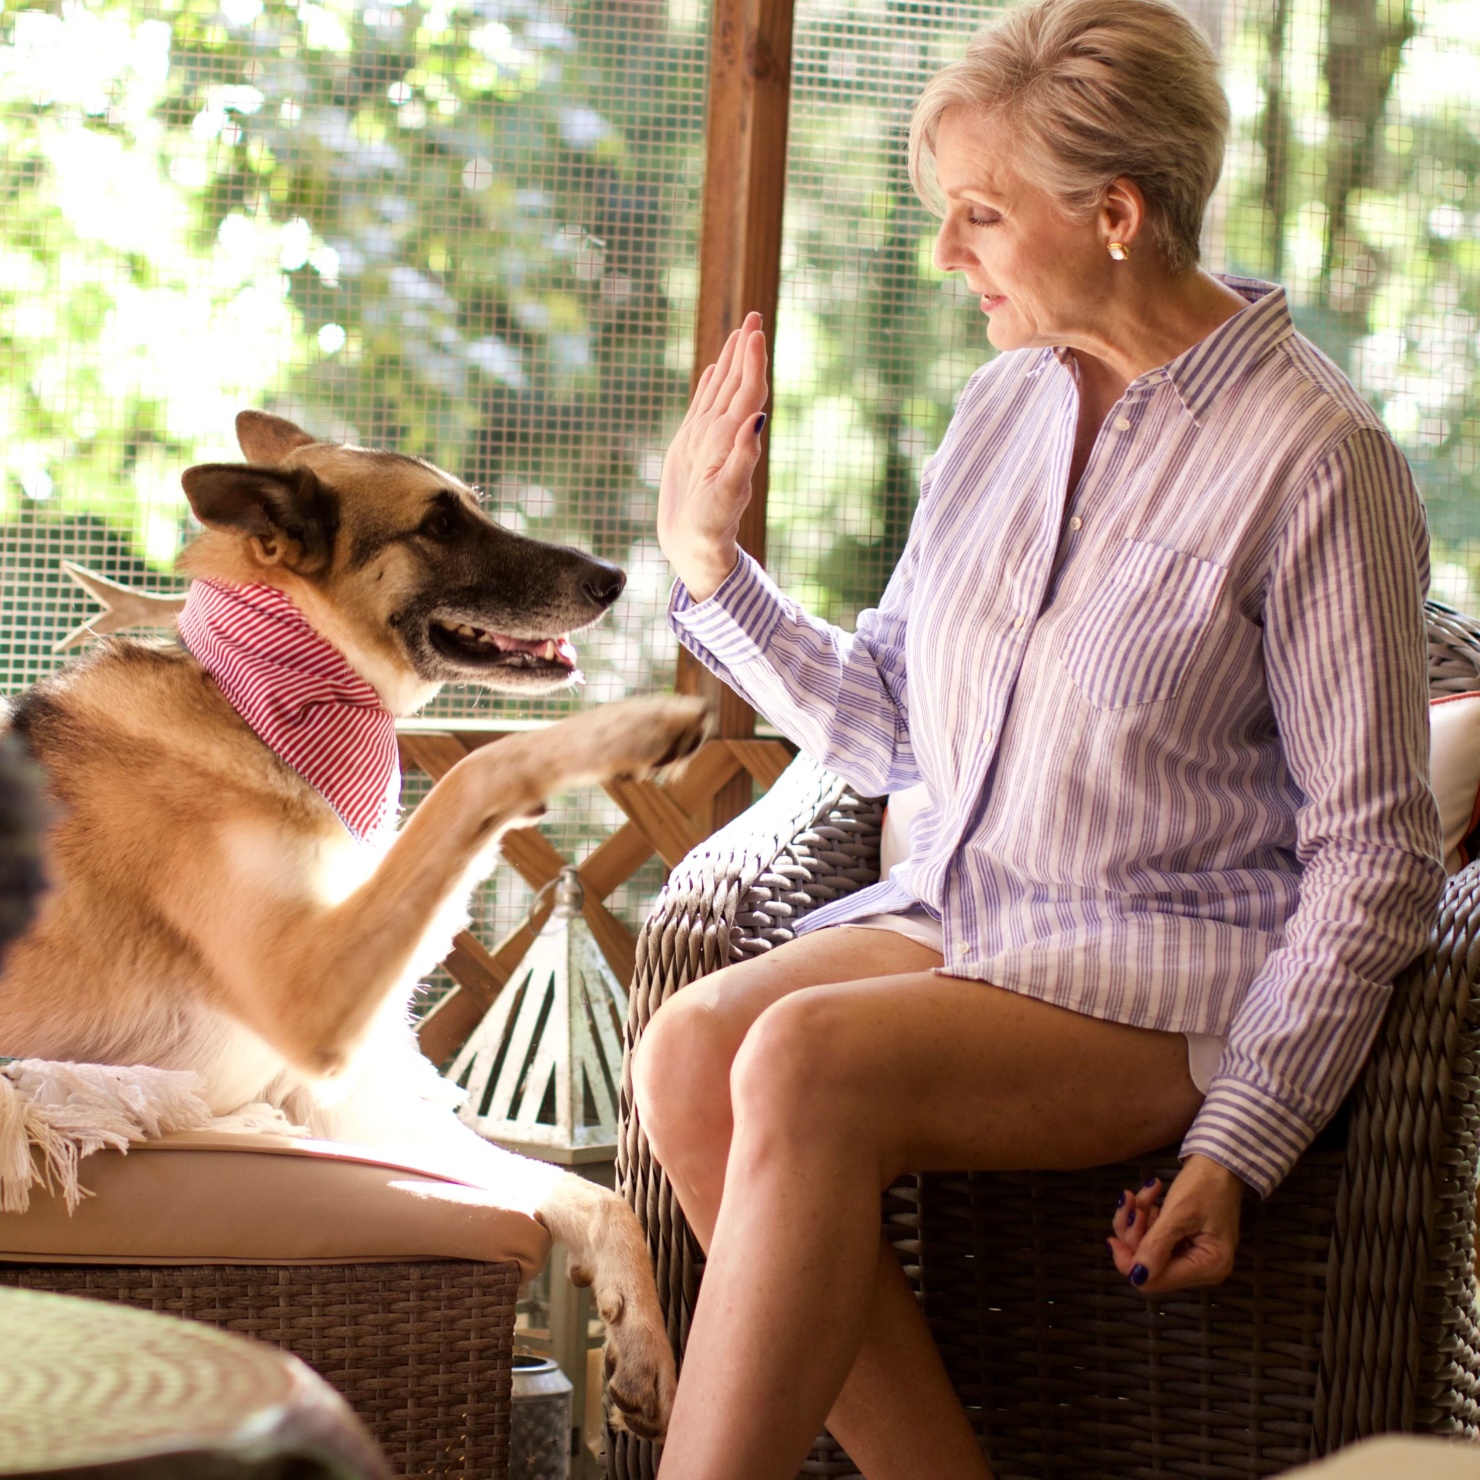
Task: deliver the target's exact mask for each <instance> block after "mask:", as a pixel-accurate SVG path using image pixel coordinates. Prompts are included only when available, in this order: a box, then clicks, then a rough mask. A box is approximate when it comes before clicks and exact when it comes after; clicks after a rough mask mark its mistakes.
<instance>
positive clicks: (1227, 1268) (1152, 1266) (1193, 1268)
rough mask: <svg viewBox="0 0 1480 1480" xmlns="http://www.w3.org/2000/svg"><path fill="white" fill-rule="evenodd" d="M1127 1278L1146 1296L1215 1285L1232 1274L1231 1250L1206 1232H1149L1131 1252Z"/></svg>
mask: <svg viewBox="0 0 1480 1480" xmlns="http://www.w3.org/2000/svg"><path fill="white" fill-rule="evenodd" d="M1134 1258H1135V1262H1134V1263H1133V1264H1132V1266H1131V1268H1130V1270H1129V1272H1128V1276H1127V1277H1128V1278H1129V1280H1130V1282H1131V1283H1132V1284H1133V1285H1135V1286H1136V1287H1137V1289H1139V1290H1142V1291H1143V1292H1144V1293H1146V1294H1147V1295H1161V1294H1164V1293H1166V1292H1167V1291H1169V1290H1187V1289H1192V1288H1194V1287H1196V1286H1199V1285H1217V1284H1221V1283H1222V1282H1223V1281H1224V1280H1226V1279H1227V1278H1228V1276H1229V1274H1230V1273H1231V1272H1232V1270H1233V1246H1232V1244H1231V1243H1229V1242H1228V1240H1227V1239H1225V1238H1222V1237H1220V1236H1219V1235H1218V1234H1217V1233H1215V1232H1213V1231H1212V1230H1209V1229H1197V1230H1194V1231H1192V1232H1186V1231H1183V1230H1180V1229H1174V1228H1170V1227H1163V1228H1162V1229H1161V1230H1156V1229H1153V1230H1152V1232H1151V1235H1150V1236H1149V1237H1148V1238H1146V1239H1144V1240H1143V1241H1142V1243H1141V1247H1140V1248H1139V1249H1137V1250H1136V1252H1135V1256H1134Z"/></svg>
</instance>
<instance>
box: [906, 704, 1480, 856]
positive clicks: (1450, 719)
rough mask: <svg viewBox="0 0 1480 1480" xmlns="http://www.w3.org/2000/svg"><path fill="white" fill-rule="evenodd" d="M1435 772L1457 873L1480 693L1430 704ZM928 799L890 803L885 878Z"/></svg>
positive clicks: (1466, 833) (1479, 831) (1471, 813)
mask: <svg viewBox="0 0 1480 1480" xmlns="http://www.w3.org/2000/svg"><path fill="white" fill-rule="evenodd" d="M1429 769H1430V774H1431V781H1432V785H1433V788H1434V796H1435V797H1436V798H1437V799H1438V802H1439V820H1440V822H1441V823H1442V825H1443V829H1444V867H1445V868H1446V869H1447V870H1448V871H1449V872H1450V873H1451V874H1456V873H1458V872H1459V871H1460V869H1462V868H1463V867H1464V866H1465V865H1466V864H1467V863H1469V862H1470V860H1471V859H1472V858H1475V857H1477V856H1480V692H1475V693H1468V694H1446V695H1445V696H1444V697H1443V698H1441V699H1433V700H1431V701H1430V702H1429ZM928 800H929V793H928V792H927V791H926V789H925V785H924V783H923V782H922V783H921V784H920V785H918V786H912V787H910V788H909V789H908V790H906V791H897V792H895V793H894V795H893V796H891V797H890V798H889V806H888V807H887V808H886V809H885V812H884V835H883V838H882V840H881V841H880V844H879V873H880V876H881V877H883V878H888V876H889V871H890V869H892V868H893V867H894V866H895V864H897V863H907V862H908V860H909V856H910V829H911V827H912V826H913V825H914V821H915V818H916V817H917V816H918V815H919V814H920V812H921V811H923V810H924V807H925V804H926V803H927V801H928Z"/></svg>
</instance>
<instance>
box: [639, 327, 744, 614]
mask: <svg viewBox="0 0 1480 1480" xmlns="http://www.w3.org/2000/svg"><path fill="white" fill-rule="evenodd" d="M766 394H767V392H766V340H765V336H764V335H763V334H762V332H761V316H760V315H759V314H758V313H753V314H747V315H746V319H745V322H744V323H743V324H741V326H740V327H739V328H738V329H736V330H735V332H734V333H733V334H731V335H730V337H729V338H728V339H727V340H726V341H725V347H724V349H723V350H722V351H721V352H720V357H719V359H718V360H717V361H716V362H715V363H714V364H713V365H711V366H710V367H709V368H708V369H707V370H706V371H705V372H704V374H703V375H702V376H700V377H699V385H698V388H697V389H696V390H695V392H694V399H693V402H692V403H691V404H690V406H689V414H688V415H687V416H686V417H684V420H683V425H682V426H681V427H679V429H678V432H677V434H676V435H675V436H674V438H673V441H672V442H671V443H669V446H668V455H667V457H665V458H664V459H663V482H662V487H661V488H660V490H659V493H658V543H659V545H661V546H662V548H663V553H664V554H665V555H666V556H667V557H668V560H669V563H670V564H671V565H672V566H673V569H674V570H675V571H676V572H677V574H678V578H679V580H681V581H682V582H683V583H684V585H685V586H687V587H688V591H689V595H690V597H691V598H692V599H693V600H695V601H703V600H705V599H706V598H708V597H710V596H712V595H713V594H714V593H715V591H717V590H718V589H719V587H720V584H721V583H722V582H723V581H724V579H725V577H726V576H727V575H729V573H730V572H731V571H732V570H734V568H735V563H736V561H737V560H739V558H740V546H739V540H738V537H739V532H740V515H741V514H742V513H743V512H744V510H745V506H746V504H748V503H749V502H750V477H751V474H752V473H753V472H754V471H755V465H756V463H757V462H758V461H759V460H760V455H761V429H762V427H764V426H765V424H766V419H765V417H764V415H762V408H764V406H765V404H766Z"/></svg>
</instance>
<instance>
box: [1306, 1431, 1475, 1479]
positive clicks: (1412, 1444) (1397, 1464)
mask: <svg viewBox="0 0 1480 1480" xmlns="http://www.w3.org/2000/svg"><path fill="white" fill-rule="evenodd" d="M1297 1476H1298V1477H1300V1480H1307V1477H1308V1480H1480V1445H1476V1444H1467V1443H1465V1442H1463V1441H1460V1440H1453V1439H1439V1438H1434V1437H1432V1436H1424V1437H1415V1436H1413V1435H1409V1434H1402V1435H1399V1434H1387V1435H1384V1436H1383V1437H1381V1438H1378V1439H1364V1440H1363V1441H1362V1442H1361V1443H1360V1444H1354V1445H1352V1447H1351V1448H1350V1449H1343V1450H1340V1451H1339V1452H1338V1453H1336V1454H1333V1455H1331V1456H1330V1458H1328V1459H1323V1460H1320V1461H1319V1462H1318V1463H1316V1464H1313V1465H1302V1466H1301V1467H1300V1468H1299V1469H1298V1470H1287V1471H1286V1472H1285V1480H1296V1477H1297Z"/></svg>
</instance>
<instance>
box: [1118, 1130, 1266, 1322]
mask: <svg viewBox="0 0 1480 1480" xmlns="http://www.w3.org/2000/svg"><path fill="white" fill-rule="evenodd" d="M1189 1166H1191V1167H1192V1168H1193V1169H1192V1170H1191V1171H1189V1170H1188V1169H1187V1168H1186V1167H1184V1169H1183V1171H1182V1173H1181V1174H1180V1175H1179V1176H1178V1177H1177V1179H1176V1180H1175V1181H1174V1182H1173V1183H1172V1184H1171V1187H1170V1190H1169V1191H1168V1192H1167V1194H1166V1197H1165V1199H1164V1200H1162V1186H1161V1183H1160V1182H1158V1181H1156V1180H1155V1179H1154V1178H1153V1179H1150V1180H1148V1181H1147V1182H1146V1184H1145V1185H1144V1186H1143V1187H1140V1188H1138V1189H1137V1190H1136V1191H1134V1192H1131V1191H1126V1192H1123V1193H1122V1194H1121V1198H1120V1204H1119V1206H1118V1207H1117V1208H1116V1210H1115V1215H1114V1218H1113V1220H1112V1225H1113V1227H1114V1229H1115V1234H1114V1237H1112V1238H1111V1239H1109V1240H1108V1243H1109V1247H1110V1253H1111V1255H1112V1257H1113V1258H1114V1260H1115V1267H1116V1268H1117V1269H1118V1270H1119V1271H1120V1273H1121V1274H1123V1275H1124V1276H1125V1277H1126V1278H1127V1279H1128V1280H1129V1281H1130V1282H1131V1283H1132V1284H1133V1285H1135V1286H1136V1287H1137V1288H1138V1289H1140V1290H1143V1291H1145V1292H1146V1294H1148V1295H1159V1294H1162V1293H1164V1292H1166V1291H1168V1290H1182V1289H1188V1288H1191V1287H1193V1286H1197V1285H1216V1284H1219V1283H1220V1282H1221V1281H1223V1280H1225V1279H1227V1278H1228V1275H1229V1274H1230V1272H1231V1271H1232V1269H1233V1257H1234V1251H1235V1250H1236V1248H1237V1247H1238V1228H1239V1209H1240V1203H1241V1200H1242V1184H1241V1183H1240V1182H1239V1181H1238V1179H1237V1177H1236V1176H1235V1175H1234V1174H1233V1173H1231V1172H1228V1171H1226V1170H1225V1169H1224V1168H1222V1167H1220V1166H1218V1165H1217V1164H1215V1163H1211V1162H1207V1161H1206V1159H1205V1158H1190V1159H1189Z"/></svg>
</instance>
